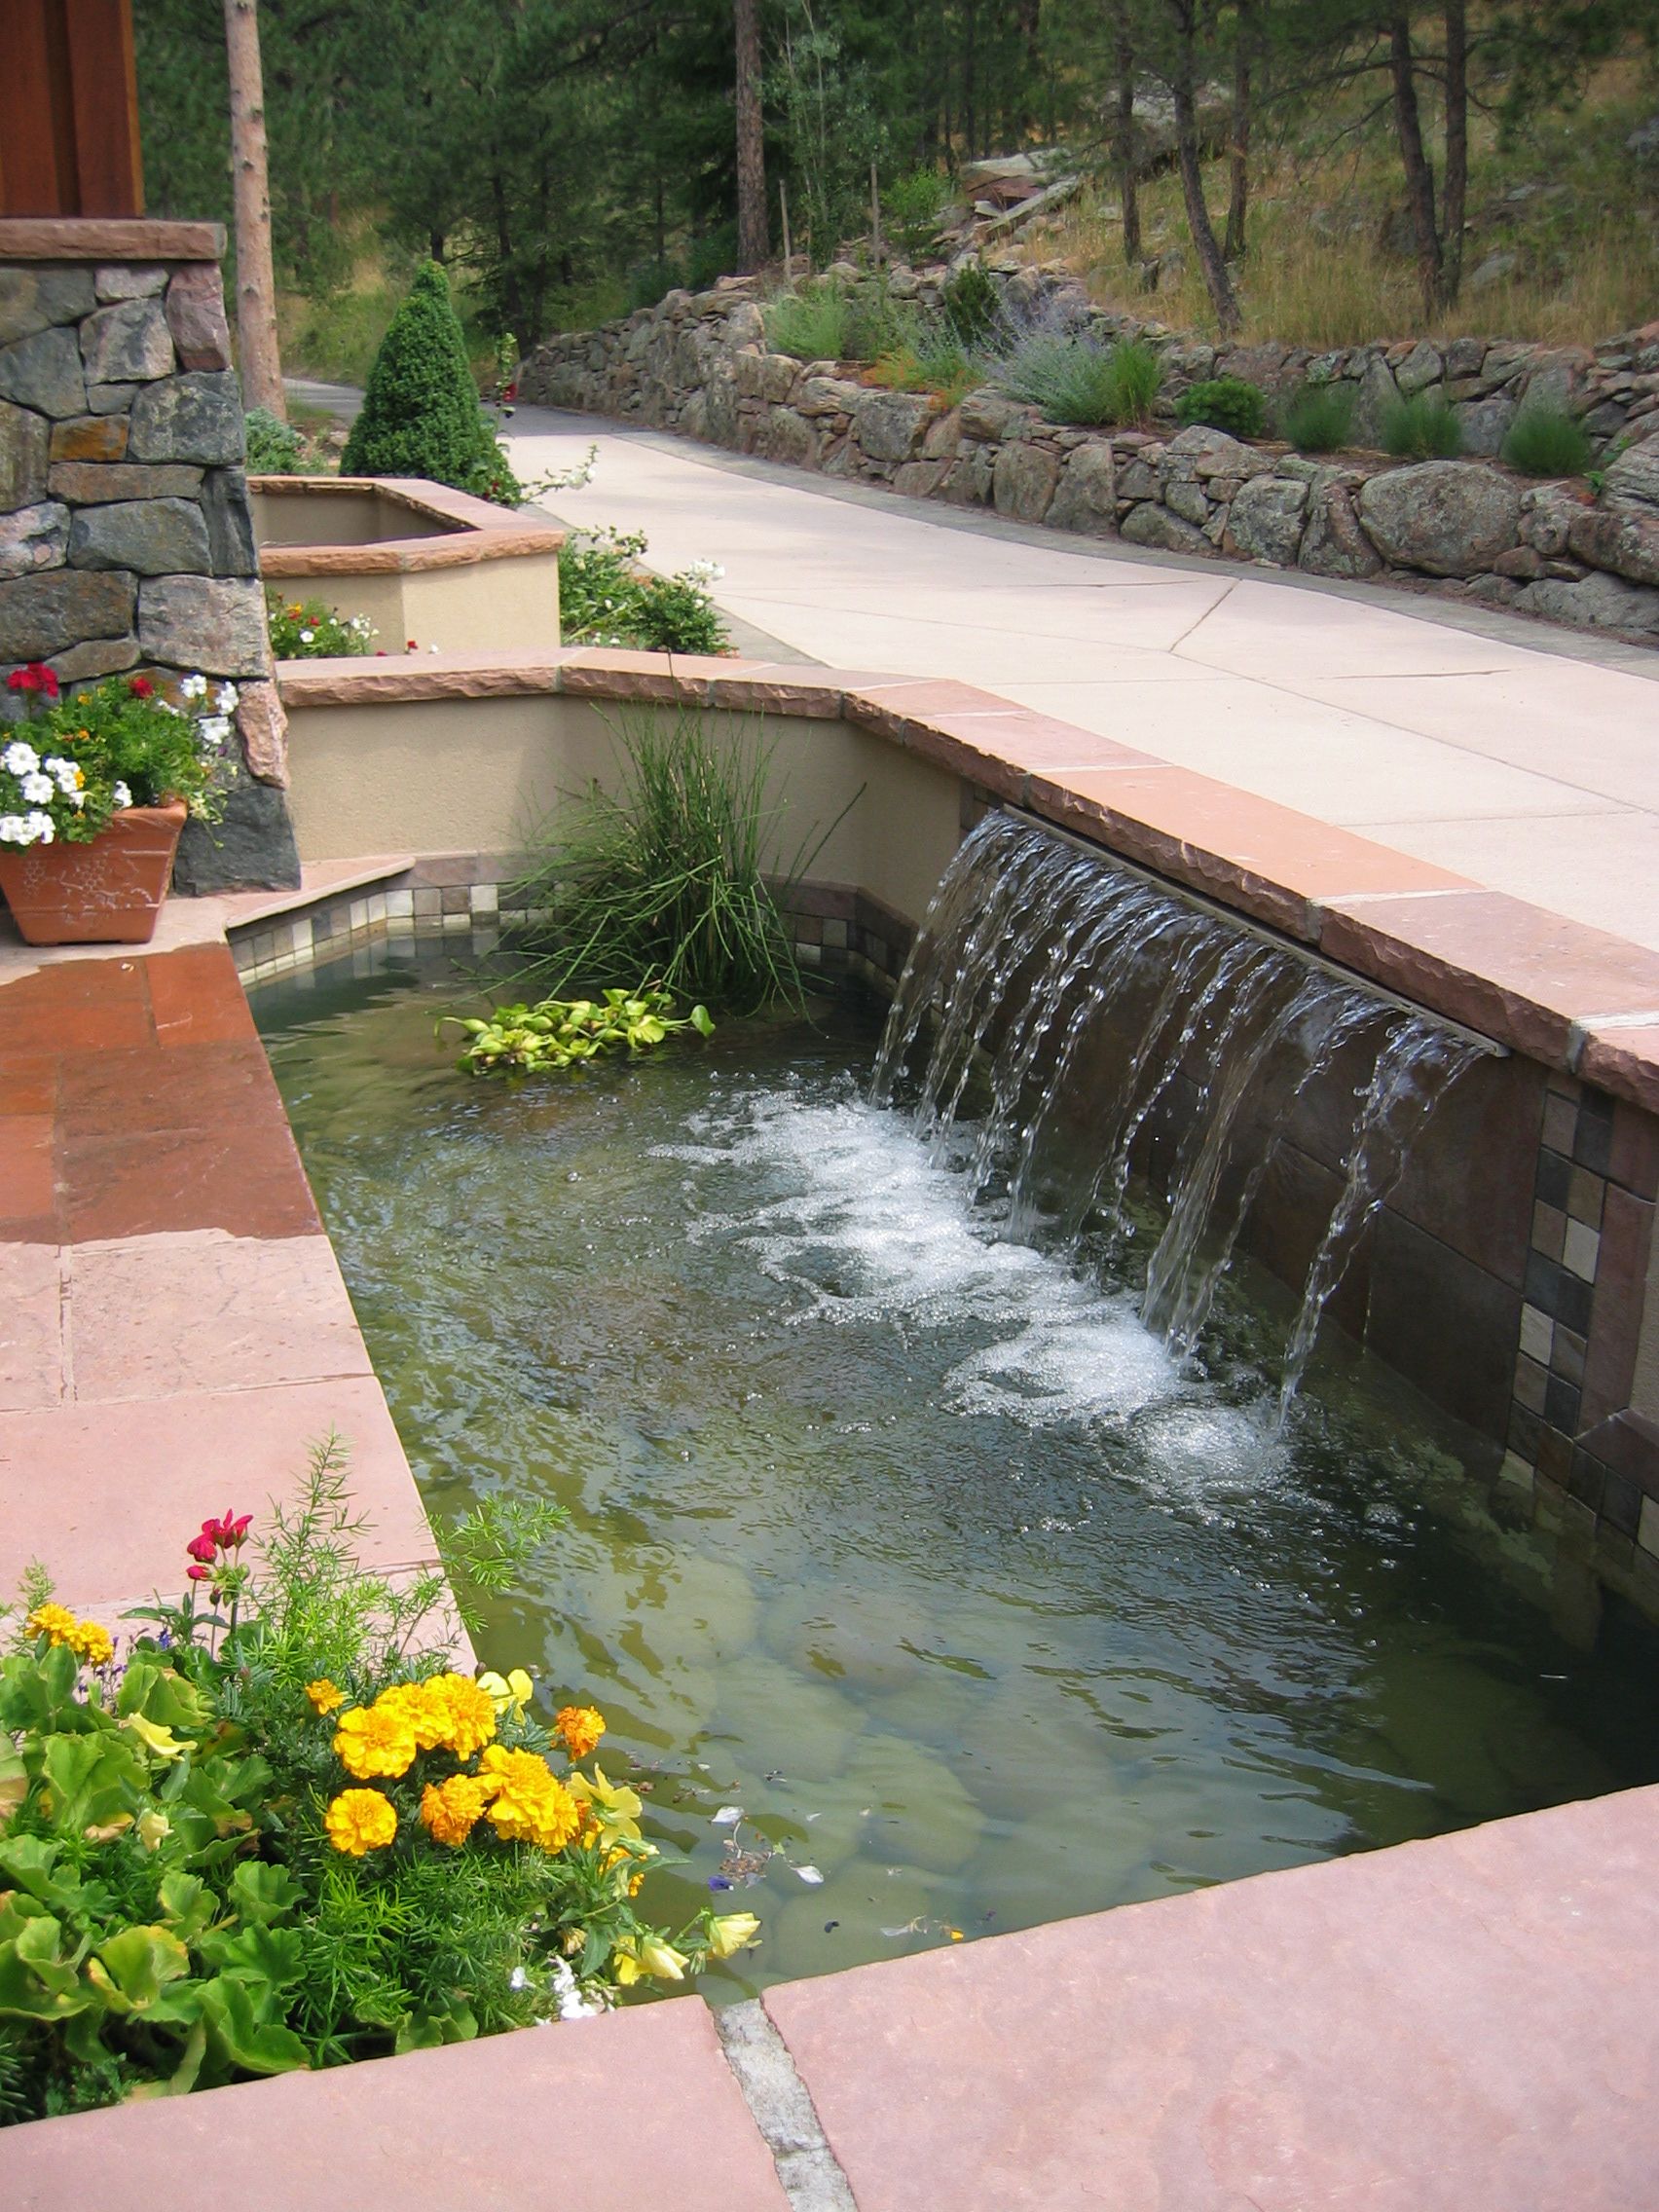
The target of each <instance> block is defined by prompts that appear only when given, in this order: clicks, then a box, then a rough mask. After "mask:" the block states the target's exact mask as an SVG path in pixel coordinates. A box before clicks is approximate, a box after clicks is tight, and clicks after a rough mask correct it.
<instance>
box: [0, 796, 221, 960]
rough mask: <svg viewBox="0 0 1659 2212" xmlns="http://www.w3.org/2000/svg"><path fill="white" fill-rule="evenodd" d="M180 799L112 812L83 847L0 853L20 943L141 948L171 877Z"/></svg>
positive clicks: (180, 824)
mask: <svg viewBox="0 0 1659 2212" xmlns="http://www.w3.org/2000/svg"><path fill="white" fill-rule="evenodd" d="M184 824H185V807H184V801H183V800H182V799H176V800H174V801H173V803H172V804H171V805H170V806H133V807H129V808H128V809H127V811H126V812H125V813H123V814H117V815H113V816H112V817H111V818H110V822H109V826H108V828H107V829H105V830H101V831H100V832H99V834H98V835H97V836H96V837H94V838H93V839H92V843H91V844H90V845H73V844H70V843H69V842H68V841H67V839H64V838H57V839H55V840H54V842H53V843H52V844H50V845H27V846H25V847H24V848H23V849H22V850H21V851H16V850H9V851H0V891H3V892H4V893H5V895H6V903H7V904H8V905H9V906H10V907H11V909H12V919H13V921H15V922H16V923H17V925H18V935H19V936H20V937H21V938H22V940H23V941H24V943H25V944H148V943H149V941H150V940H151V938H152V937H153V936H154V935H155V932H156V917H157V916H158V915H159V914H160V912H161V910H162V904H163V902H164V901H165V900H166V895H167V886H168V884H169V883H170V882H171V880H172V866H173V855H174V854H175V853H176V852H177V850H178V840H179V835H180V832H181V831H182V830H183V829H184Z"/></svg>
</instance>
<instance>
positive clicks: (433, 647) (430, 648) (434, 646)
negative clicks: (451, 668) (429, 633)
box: [426, 645, 438, 653]
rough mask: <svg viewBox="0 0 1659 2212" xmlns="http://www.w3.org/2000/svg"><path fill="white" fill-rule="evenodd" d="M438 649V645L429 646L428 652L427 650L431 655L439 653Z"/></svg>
mask: <svg viewBox="0 0 1659 2212" xmlns="http://www.w3.org/2000/svg"><path fill="white" fill-rule="evenodd" d="M437 649H438V648H437V646H436V645H428V646H427V647H426V650H427V651H428V652H429V653H435V652H436V651H437Z"/></svg>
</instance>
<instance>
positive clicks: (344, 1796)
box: [322, 1789, 397, 1859]
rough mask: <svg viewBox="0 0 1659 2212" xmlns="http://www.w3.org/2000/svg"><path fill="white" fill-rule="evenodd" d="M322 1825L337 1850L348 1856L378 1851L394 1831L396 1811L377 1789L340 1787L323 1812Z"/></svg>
mask: <svg viewBox="0 0 1659 2212" xmlns="http://www.w3.org/2000/svg"><path fill="white" fill-rule="evenodd" d="M322 1825H323V1826H324V1827H325V1828H327V1830H328V1840H329V1842H330V1843H331V1844H333V1846H334V1848H335V1850H336V1851H342V1852H344V1853H345V1854H346V1856H347V1857H348V1858H349V1859H361V1858H362V1857H363V1855H364V1854H365V1852H370V1851H380V1850H383V1849H384V1848H385V1846H386V1845H387V1844H388V1843H390V1841H391V1840H392V1838H393V1837H394V1836H395V1835H396V1833H397V1810H396V1808H395V1806H394V1805H393V1804H392V1802H391V1799H390V1798H389V1797H387V1796H385V1795H383V1794H382V1792H381V1791H380V1790H378V1789H343V1790H342V1791H341V1792H340V1794H339V1796H338V1797H336V1798H334V1799H333V1800H332V1802H331V1803H330V1805H329V1808H328V1810H327V1812H326V1813H325V1814H324V1815H323V1819H322Z"/></svg>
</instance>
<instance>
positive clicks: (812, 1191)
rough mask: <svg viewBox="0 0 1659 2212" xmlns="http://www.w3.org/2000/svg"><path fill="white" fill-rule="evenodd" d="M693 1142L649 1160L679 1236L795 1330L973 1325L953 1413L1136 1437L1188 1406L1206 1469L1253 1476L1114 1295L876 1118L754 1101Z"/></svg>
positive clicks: (1244, 1450) (860, 1111)
mask: <svg viewBox="0 0 1659 2212" xmlns="http://www.w3.org/2000/svg"><path fill="white" fill-rule="evenodd" d="M691 1136H692V1141H691V1142H689V1143H682V1144H674V1145H660V1146H656V1147H654V1148H653V1157H655V1158H658V1159H665V1160H674V1161H682V1162H683V1163H684V1164H685V1165H686V1166H688V1167H689V1168H691V1170H692V1174H691V1177H690V1179H689V1188H688V1193H687V1196H688V1198H689V1199H690V1201H691V1202H690V1207H689V1216H690V1218H689V1222H688V1227H687V1235H690V1236H691V1237H693V1238H698V1239H700V1238H705V1237H710V1236H719V1237H721V1238H726V1239H731V1240H734V1241H737V1242H740V1243H743V1244H745V1245H746V1246H747V1247H748V1248H749V1249H750V1250H751V1251H752V1252H754V1254H755V1256H756V1260H757V1262H758V1264H759V1266H760V1268H761V1269H762V1271H763V1272H765V1273H766V1274H767V1275H769V1276H770V1277H771V1278H772V1279H773V1280H774V1281H776V1282H779V1283H783V1284H785V1285H787V1286H788V1287H789V1288H790V1289H791V1290H792V1291H793V1292H794V1293H796V1294H797V1296H798V1301H799V1303H798V1304H797V1305H796V1306H795V1308H794V1309H793V1312H792V1313H791V1314H790V1315H789V1319H790V1320H791V1321H792V1322H793V1323H795V1324H796V1325H799V1324H804V1323H808V1322H829V1323H830V1324H835V1325H845V1324H848V1323H869V1322H877V1323H884V1324H887V1325H889V1326H892V1327H895V1328H899V1329H903V1330H904V1331H905V1332H915V1333H924V1332H931V1331H934V1330H937V1329H944V1328H959V1327H962V1326H963V1325H965V1324H966V1325H971V1326H973V1327H975V1328H976V1329H977V1331H978V1332H979V1333H981V1334H983V1333H984V1332H986V1331H988V1332H989V1333H990V1337H991V1341H990V1342H989V1343H984V1344H981V1345H979V1346H977V1348H976V1349H975V1350H973V1351H972V1352H970V1353H969V1354H968V1355H967V1356H966V1357H964V1358H962V1359H961V1360H959V1361H958V1362H957V1363H956V1364H955V1365H954V1366H953V1367H951V1368H950V1370H949V1371H948V1373H947V1375H946V1377H945V1381H944V1386H943V1393H942V1395H943V1401H944V1403H945V1405H946V1407H947V1408H949V1409H951V1410H955V1411H960V1412H962V1413H967V1414H978V1415H992V1416H995V1415H1001V1416H1005V1417H1007V1418H1009V1419H1014V1420H1016V1421H1018V1422H1020V1423H1022V1424H1024V1425H1026V1426H1029V1427H1051V1426H1056V1425H1060V1424H1073V1425H1080V1426H1085V1427H1090V1426H1097V1425H1101V1424H1107V1425H1111V1426H1115V1427H1120V1428H1122V1427H1125V1426H1127V1425H1129V1424H1130V1423H1135V1424H1136V1426H1137V1433H1138V1423H1139V1421H1140V1420H1141V1419H1144V1418H1145V1416H1146V1415H1147V1414H1148V1412H1149V1411H1150V1410H1151V1409H1154V1408H1158V1407H1167V1408H1169V1409H1170V1410H1171V1411H1173V1410H1175V1409H1177V1408H1181V1407H1186V1408H1190V1409H1191V1410H1192V1411H1193V1412H1194V1413H1195V1414H1197V1413H1198V1412H1200V1411H1201V1414H1202V1430H1203V1433H1204V1435H1205V1436H1206V1438H1207V1439H1208V1440H1209V1442H1210V1444H1211V1445H1212V1446H1213V1447H1214V1448H1215V1456H1216V1460H1217V1462H1218V1464H1221V1463H1225V1464H1226V1465H1228V1466H1229V1467H1230V1468H1232V1469H1234V1470H1235V1471H1236V1473H1237V1476H1238V1478H1239V1479H1243V1469H1244V1466H1245V1464H1246V1462H1249V1463H1250V1464H1252V1465H1253V1466H1257V1467H1259V1464H1260V1459H1261V1455H1262V1444H1261V1435H1260V1430H1259V1425H1258V1423H1257V1422H1256V1420H1255V1419H1253V1418H1252V1417H1251V1415H1250V1414H1249V1412H1248V1411H1247V1410H1246V1409H1244V1408H1238V1407H1233V1406H1229V1405H1226V1404H1223V1403H1222V1402H1220V1401H1219V1399H1217V1398H1216V1396H1215V1394H1214V1393H1213V1392H1212V1391H1211V1390H1210V1389H1209V1388H1208V1386H1207V1385H1206V1384H1205V1383H1203V1381H1202V1379H1201V1378H1199V1377H1198V1376H1196V1375H1195V1374H1194V1372H1193V1371H1192V1369H1191V1367H1190V1366H1188V1365H1187V1364H1186V1363H1185V1362H1183V1361H1182V1360H1181V1359H1180V1358H1178V1357H1177V1356H1176V1355H1175V1354H1174V1353H1173V1352H1171V1351H1170V1350H1169V1349H1168V1348H1167V1347H1166V1346H1164V1345H1162V1344H1161V1343H1160V1342H1159V1340H1158V1339H1157V1338H1156V1337H1154V1336H1153V1335H1152V1334H1151V1332H1150V1331H1149V1330H1148V1329H1146V1328H1145V1327H1144V1326H1143V1324H1142V1322H1141V1319H1140V1316H1139V1314H1138V1312H1137V1310H1136V1308H1135V1304H1134V1301H1133V1300H1132V1298H1131V1297H1130V1296H1129V1295H1128V1294H1127V1293H1126V1292H1124V1291H1120V1290H1110V1289H1103V1288H1102V1287H1101V1286H1100V1285H1099V1284H1097V1283H1095V1282H1092V1281H1090V1280H1089V1279H1088V1277H1086V1276H1084V1275H1082V1274H1080V1273H1078V1272H1074V1271H1073V1270H1072V1269H1071V1268H1069V1267H1067V1266H1066V1265H1065V1264H1064V1263H1063V1262H1061V1261H1059V1260H1056V1259H1054V1258H1051V1257H1050V1256H1049V1255H1047V1254H1045V1253H1043V1252H1040V1251H1037V1250H1034V1249H1033V1248H1032V1247H1031V1246H1030V1245H1026V1244H1019V1243H1014V1242H1013V1241H1010V1240H1008V1239H1006V1238H1005V1237H1004V1236H1003V1235H1001V1234H1000V1231H1001V1227H1002V1222H1001V1217H1000V1216H999V1214H998V1213H997V1211H996V1210H995V1209H993V1208H988V1207H984V1206H976V1205H975V1204H974V1203H973V1200H972V1198H971V1194H970V1189H969V1183H968V1178H967V1176H966V1175H965V1174H964V1173H962V1172H961V1171H959V1170H955V1169H952V1168H950V1167H947V1166H942V1165H940V1164H939V1163H938V1162H937V1161H936V1160H935V1159H934V1158H933V1157H931V1156H930V1154H929V1151H928V1149H927V1148H926V1147H925V1146H924V1145H923V1144H922V1143H921V1142H920V1141H919V1140H918V1139H917V1137H916V1136H915V1134H914V1132H913V1130H912V1129H911V1127H910V1125H909V1124H908V1123H907V1122H906V1121H905V1120H903V1118H902V1117H901V1116H900V1115H898V1114H896V1113H895V1112H893V1111H892V1110H890V1109H887V1108H881V1107H876V1106H871V1105H869V1104H868V1103H867V1102H866V1101H864V1100H862V1099H858V1100H853V1099H848V1100H844V1101H840V1102H837V1103H833V1104H821V1103H816V1102H811V1101H808V1100H806V1099H803V1098H801V1097H799V1096H797V1095H794V1094H793V1093H792V1092H790V1091H788V1090H763V1091H756V1092H754V1093H752V1094H750V1095H749V1096H748V1097H746V1098H741V1099H734V1100H732V1101H731V1102H730V1104H729V1105H722V1106H720V1107H719V1108H712V1109H710V1110H708V1111H706V1112H704V1113H702V1114H700V1115H699V1116H698V1117H697V1119H696V1121H695V1123H694V1124H693V1126H692V1131H691ZM733 1169H742V1170H746V1171H747V1172H748V1174H749V1175H750V1176H751V1177H753V1179H754V1181H755V1183H756V1186H757V1188H756V1192H755V1196H754V1197H753V1198H745V1197H742V1196H737V1197H736V1198H735V1202H734V1192H733V1181H734V1178H733V1176H732V1174H731V1172H730V1171H731V1170H733ZM756 1170H758V1171H759V1172H758V1173H756ZM1174 1433H1175V1434H1177V1435H1179V1434H1180V1431H1179V1430H1178V1429H1177V1430H1176V1431H1175V1432H1174Z"/></svg>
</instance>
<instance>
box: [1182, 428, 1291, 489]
mask: <svg viewBox="0 0 1659 2212" xmlns="http://www.w3.org/2000/svg"><path fill="white" fill-rule="evenodd" d="M1272 466H1273V461H1272V455H1271V454H1265V453H1260V452H1258V451H1257V449H1256V448H1255V447H1254V446H1247V445H1244V444H1242V443H1241V442H1240V441H1239V440H1238V439H1237V438H1234V437H1230V436H1229V435H1228V433H1227V432H1226V431H1225V430H1212V429H1211V428H1210V427H1209V426H1208V424H1201V423H1200V424H1195V425H1194V426H1193V428H1192V429H1190V430H1178V431H1177V432H1176V433H1175V435H1174V437H1172V438H1171V439H1170V440H1169V442H1168V444H1167V445H1166V446H1165V447H1164V449H1163V458H1162V460H1161V461H1160V462H1159V464H1158V473H1159V475H1160V477H1161V479H1162V480H1163V481H1164V482H1165V483H1171V482H1174V483H1181V482H1186V483H1192V482H1195V481H1198V482H1202V481H1207V480H1208V479H1209V478H1211V477H1214V476H1233V477H1237V478H1243V477H1247V476H1263V475H1271V474H1272Z"/></svg>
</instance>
